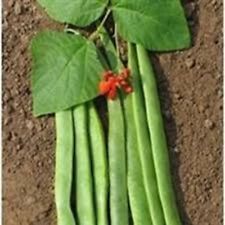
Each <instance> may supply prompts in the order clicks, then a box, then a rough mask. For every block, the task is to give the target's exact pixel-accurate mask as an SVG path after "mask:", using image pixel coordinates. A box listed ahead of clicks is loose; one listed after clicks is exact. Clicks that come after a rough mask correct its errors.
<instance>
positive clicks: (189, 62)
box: [185, 59, 195, 69]
mask: <svg viewBox="0 0 225 225" xmlns="http://www.w3.org/2000/svg"><path fill="white" fill-rule="evenodd" d="M185 64H186V66H187V68H189V69H191V68H193V67H194V66H195V60H194V59H186V61H185Z"/></svg>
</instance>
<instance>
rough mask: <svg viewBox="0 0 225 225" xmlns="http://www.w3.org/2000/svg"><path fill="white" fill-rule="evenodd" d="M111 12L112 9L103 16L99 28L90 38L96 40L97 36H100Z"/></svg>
mask: <svg viewBox="0 0 225 225" xmlns="http://www.w3.org/2000/svg"><path fill="white" fill-rule="evenodd" d="M110 13H111V9H108V10H107V12H106V14H105V16H104V17H103V19H102V21H101V23H100V24H99V25H98V27H97V29H96V30H95V31H94V32H93V33H92V34H91V35H90V37H89V40H91V41H94V40H95V39H96V38H98V36H99V33H100V31H101V29H102V28H103V26H104V24H105V22H106V20H107V19H108V17H109V15H110Z"/></svg>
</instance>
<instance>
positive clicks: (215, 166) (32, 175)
mask: <svg viewBox="0 0 225 225" xmlns="http://www.w3.org/2000/svg"><path fill="white" fill-rule="evenodd" d="M3 4H4V9H3V213H4V218H3V224H4V225H55V224H56V220H55V211H54V197H53V175H54V145H55V144H54V141H55V133H54V119H53V118H52V117H43V118H39V119H37V118H34V117H33V116H32V112H31V110H32V108H31V93H30V81H29V78H30V71H31V64H30V55H29V51H28V46H29V43H30V40H31V38H32V37H33V36H34V35H35V34H36V33H37V31H39V30H43V29H46V28H51V29H60V28H62V27H61V25H57V24H56V23H54V22H52V21H51V20H49V19H48V18H47V16H46V15H45V14H44V13H43V12H42V11H41V10H40V7H38V6H37V3H36V2H35V0H17V1H16V0H3ZM184 5H185V8H186V13H187V16H188V21H189V24H190V28H191V30H192V35H193V47H192V48H191V49H189V50H186V51H183V52H174V53H167V54H161V55H156V56H155V57H154V63H155V67H156V71H157V75H158V85H159V89H160V94H161V100H162V101H161V102H162V106H163V111H164V116H165V125H166V131H167V136H168V141H169V147H170V155H171V162H172V173H173V177H174V184H175V189H176V194H177V199H178V204H179V208H180V211H181V215H182V219H183V221H184V223H183V224H185V225H222V111H223V109H222V107H223V105H222V98H223V92H222V82H223V77H222V1H220V0H213V1H212V0H196V1H190V0H186V1H185V4H184Z"/></svg>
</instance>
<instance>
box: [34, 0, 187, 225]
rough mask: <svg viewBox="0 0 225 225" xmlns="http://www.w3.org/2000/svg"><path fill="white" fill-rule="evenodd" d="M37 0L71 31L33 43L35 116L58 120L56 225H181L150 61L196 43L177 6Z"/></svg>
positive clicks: (175, 0) (169, 0)
mask: <svg viewBox="0 0 225 225" xmlns="http://www.w3.org/2000/svg"><path fill="white" fill-rule="evenodd" d="M37 1H38V3H39V4H40V5H41V6H42V7H43V8H44V10H45V11H46V12H47V14H48V15H49V16H50V17H51V18H52V19H53V20H55V21H58V22H60V23H62V24H63V25H64V27H65V28H64V30H62V31H43V32H40V33H39V34H38V35H37V36H36V37H34V38H33V40H32V44H31V52H32V59H33V66H32V68H33V69H32V76H31V80H32V96H33V112H34V115H35V116H43V115H48V114H54V115H55V124H56V154H55V161H56V163H55V203H56V214H57V224H58V225H110V224H111V225H130V224H134V225H181V224H182V222H181V218H180V216H179V211H178V208H177V205H176V198H175V194H174V190H173V183H172V179H171V175H170V162H169V156H168V148H167V141H166V135H165V131H164V125H163V118H162V113H161V108H160V101H159V95H158V90H157V83H156V79H155V74H154V68H153V65H152V64H151V57H150V56H149V51H150V52H168V51H174V50H181V49H185V48H188V47H189V46H190V42H191V41H190V34H189V31H188V27H187V23H186V20H185V16H184V11H183V9H182V6H181V3H180V1H179V0H158V1H155V0H129V1H127V0H86V1H82V0H64V1H62V0H58V1H53V0H37ZM87 31H88V32H87ZM121 46H126V49H127V53H126V55H127V58H128V62H126V60H124V55H123V57H121ZM99 96H101V97H100V99H101V104H105V103H106V114H107V118H106V119H107V122H108V126H107V129H103V128H104V126H103V123H102V115H101V114H99V111H98V107H96V98H99Z"/></svg>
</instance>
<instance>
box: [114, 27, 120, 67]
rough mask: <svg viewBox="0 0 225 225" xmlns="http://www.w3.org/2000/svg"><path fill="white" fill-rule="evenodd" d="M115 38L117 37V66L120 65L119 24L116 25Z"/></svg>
mask: <svg viewBox="0 0 225 225" xmlns="http://www.w3.org/2000/svg"><path fill="white" fill-rule="evenodd" d="M114 37H115V44H116V56H117V64H118V65H120V47H119V37H118V32H117V24H115V30H114Z"/></svg>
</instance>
